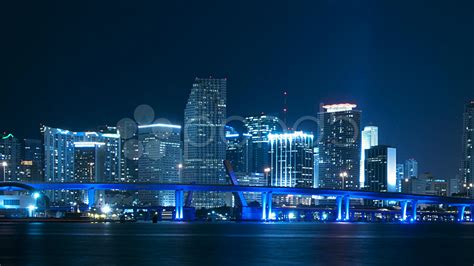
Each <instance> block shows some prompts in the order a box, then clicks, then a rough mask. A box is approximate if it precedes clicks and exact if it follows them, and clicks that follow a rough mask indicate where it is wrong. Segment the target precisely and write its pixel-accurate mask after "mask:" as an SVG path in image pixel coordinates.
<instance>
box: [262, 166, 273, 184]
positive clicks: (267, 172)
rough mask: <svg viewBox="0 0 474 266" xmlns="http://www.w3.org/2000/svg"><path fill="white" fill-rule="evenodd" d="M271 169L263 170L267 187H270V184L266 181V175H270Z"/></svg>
mask: <svg viewBox="0 0 474 266" xmlns="http://www.w3.org/2000/svg"><path fill="white" fill-rule="evenodd" d="M271 170H272V169H270V167H267V168H265V169H263V172H264V173H265V181H266V182H267V186H270V184H269V183H270V182H269V180H268V174H269V173H270V171H271Z"/></svg>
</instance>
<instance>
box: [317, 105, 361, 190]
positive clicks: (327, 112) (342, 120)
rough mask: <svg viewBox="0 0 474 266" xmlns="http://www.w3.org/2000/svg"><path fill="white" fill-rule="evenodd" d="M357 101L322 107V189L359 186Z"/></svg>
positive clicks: (320, 156) (320, 177)
mask: <svg viewBox="0 0 474 266" xmlns="http://www.w3.org/2000/svg"><path fill="white" fill-rule="evenodd" d="M356 107H357V106H356V105H355V104H333V105H324V106H322V108H323V111H321V112H320V113H319V114H318V116H319V134H320V136H319V142H318V148H319V183H320V187H322V188H332V189H358V188H359V187H360V178H359V176H360V153H361V144H360V143H361V140H360V118H361V111H359V110H355V109H354V108H356Z"/></svg>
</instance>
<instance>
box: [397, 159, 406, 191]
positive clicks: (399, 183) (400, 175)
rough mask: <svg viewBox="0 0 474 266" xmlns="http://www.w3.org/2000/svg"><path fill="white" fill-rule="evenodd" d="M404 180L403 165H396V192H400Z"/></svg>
mask: <svg viewBox="0 0 474 266" xmlns="http://www.w3.org/2000/svg"><path fill="white" fill-rule="evenodd" d="M404 179H405V165H404V164H402V163H397V192H402V184H403V180H404Z"/></svg>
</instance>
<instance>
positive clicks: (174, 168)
mask: <svg viewBox="0 0 474 266" xmlns="http://www.w3.org/2000/svg"><path fill="white" fill-rule="evenodd" d="M138 140H139V141H140V143H141V144H142V145H143V148H144V149H143V154H142V156H141V157H140V158H139V159H138V181H139V182H153V183H181V176H180V175H181V168H180V164H181V163H182V150H181V126H179V125H171V124H161V123H157V124H150V125H141V126H138ZM139 195H140V200H141V201H142V202H143V203H145V204H152V205H155V206H156V205H159V206H174V204H175V194H174V192H173V191H159V192H153V191H144V192H140V193H139Z"/></svg>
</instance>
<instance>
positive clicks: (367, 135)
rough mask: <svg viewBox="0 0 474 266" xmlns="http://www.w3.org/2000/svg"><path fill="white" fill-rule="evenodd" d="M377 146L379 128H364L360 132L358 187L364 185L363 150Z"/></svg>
mask: <svg viewBox="0 0 474 266" xmlns="http://www.w3.org/2000/svg"><path fill="white" fill-rule="evenodd" d="M377 145H379V128H378V127H375V126H367V127H364V130H362V132H361V153H360V187H363V186H364V185H365V150H367V149H370V148H371V147H373V146H377Z"/></svg>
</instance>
